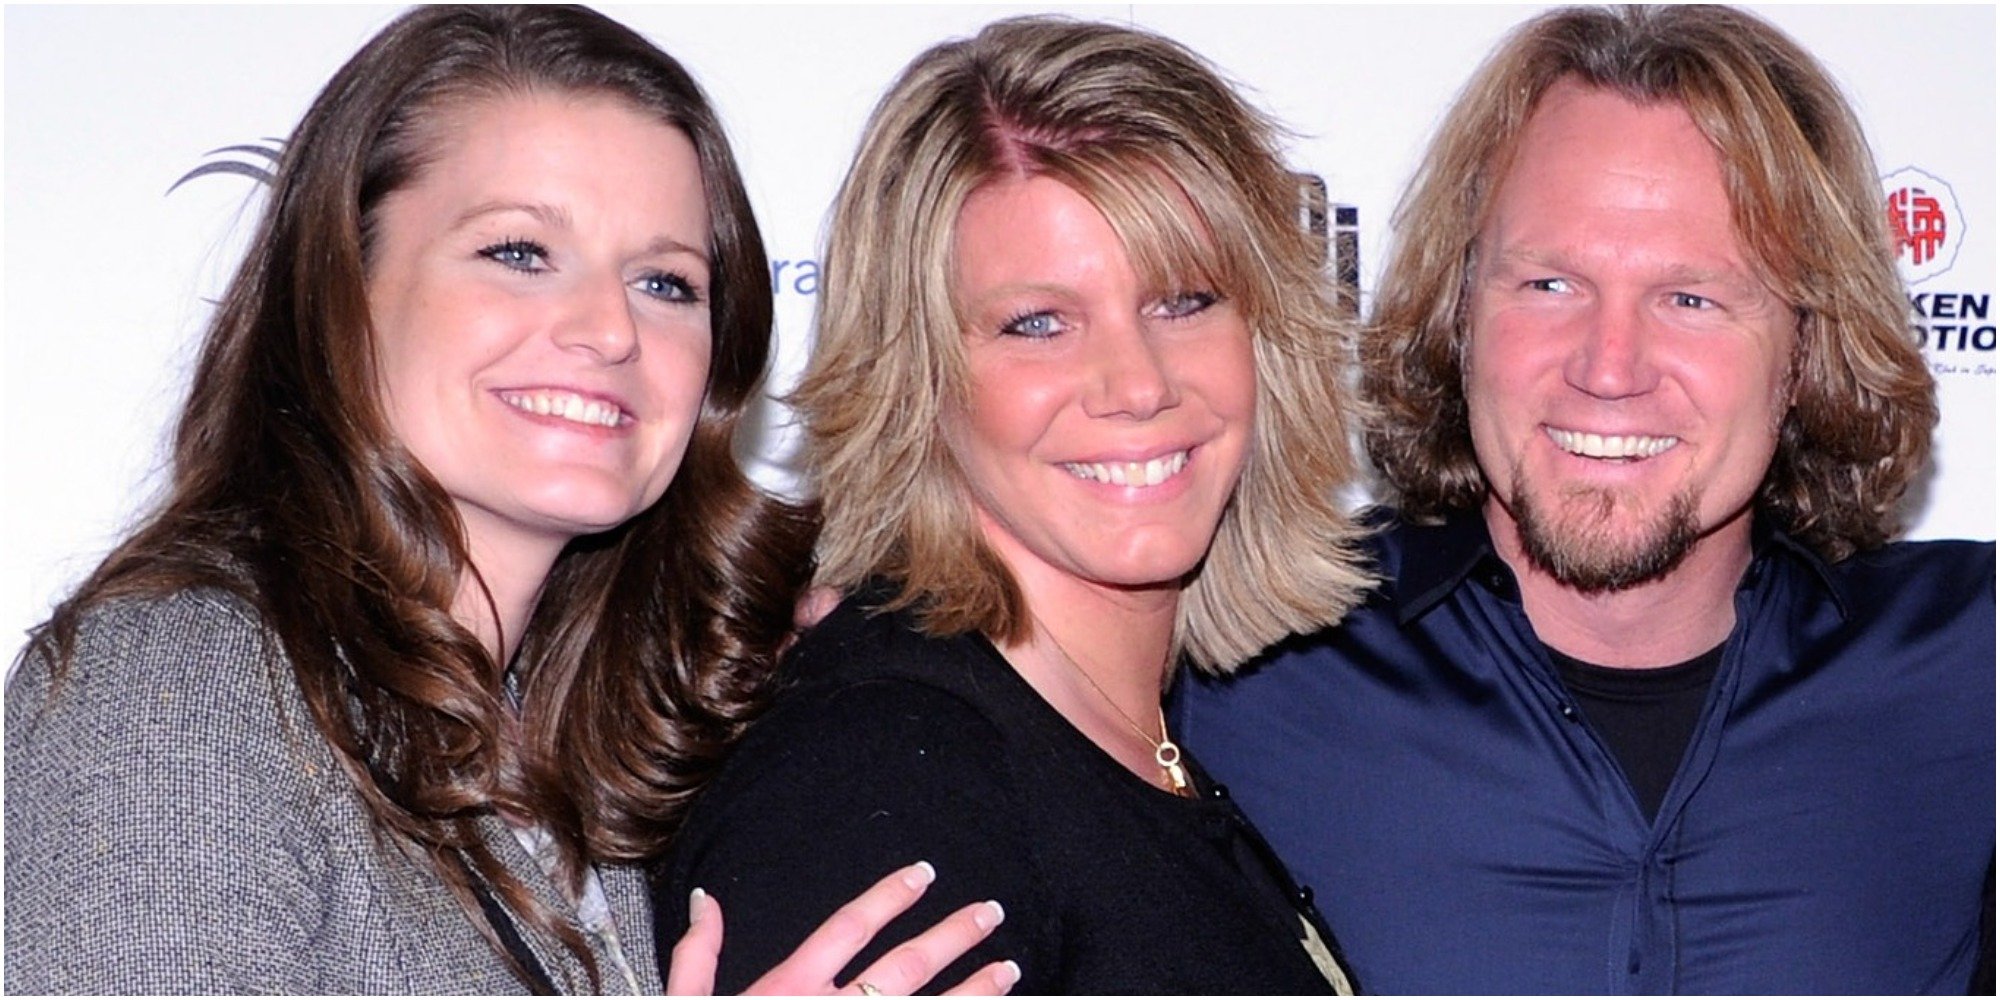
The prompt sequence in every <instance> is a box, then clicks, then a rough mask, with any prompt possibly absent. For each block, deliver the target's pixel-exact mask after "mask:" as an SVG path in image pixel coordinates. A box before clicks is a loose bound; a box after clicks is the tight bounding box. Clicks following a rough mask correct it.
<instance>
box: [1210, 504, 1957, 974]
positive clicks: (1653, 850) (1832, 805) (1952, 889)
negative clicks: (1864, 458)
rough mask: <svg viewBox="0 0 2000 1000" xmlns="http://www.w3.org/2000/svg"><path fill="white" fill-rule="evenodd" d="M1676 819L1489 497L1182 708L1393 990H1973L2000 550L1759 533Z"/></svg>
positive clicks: (1350, 943)
mask: <svg viewBox="0 0 2000 1000" xmlns="http://www.w3.org/2000/svg"><path fill="white" fill-rule="evenodd" d="M1758 539H1759V541H1758V545H1757V551H1756V556H1755V558H1754V559H1753V562H1752V564H1751V566H1750V569H1749V570H1748V571H1747V572H1746V573H1745V575H1744V579H1743V581H1742V584H1741V585H1740V587H1739V588H1738V591H1737V594H1736V615H1737V627H1736V630H1735V632H1734V633H1733V634H1732V635H1731V636H1730V638H1729V641H1728V643H1727V644H1726V646H1725V647H1724V651H1723V657H1722V663H1721V666H1720V668H1719V669H1718V671H1717V674H1716V677H1715V681H1714V683H1713V686H1712V688H1711V689H1710V691H1709V694H1708V699H1707V703H1706V705H1705V706H1704V707H1703V708H1702V711H1701V715H1700V717H1699V720H1698V721H1697V722H1696V725H1695V731H1694V735H1693V738H1692V741H1691V742H1690V743H1689V746H1688V749H1687V752H1686V755H1685V756H1684V757H1683V758H1682V760H1681V764H1680V768H1679V771H1678V773H1677V774H1676V775H1675V776H1674V780H1673V782H1672V784H1671V785H1670V786H1669V787H1668V789H1667V792H1666V798H1665V800H1664V801H1663V802H1662V803H1661V806H1660V810H1659V814H1658V816H1657V817H1656V818H1653V819H1648V817H1647V816H1646V814H1645V812H1644V810H1642V809H1641V807H1640V806H1639V804H1638V802H1637V801H1636V800H1635V799H1634V796H1633V793H1632V790H1631V787H1630V786H1629V784H1628V783H1627V782H1626V780H1625V777H1624V774H1623V772H1622V771H1621V770H1620V768H1619V765H1618V763H1617V761H1616V759H1615V758H1614V757H1613V755H1612V754H1611V753H1610V752H1608V751H1607V749H1606V747H1605V745H1604V743H1603V742H1602V741H1601V740H1600V739H1599V737H1598V736H1597V734H1596V733H1594V732H1593V731H1592V730H1591V727H1590V725H1589V723H1588V722H1587V721H1586V720H1585V719H1584V717H1583V715H1582V713H1581V712H1579V711H1577V709H1576V708H1575V706H1574V704H1573V703H1572V701H1571V699H1570V697H1569V695H1568V694H1567V692H1566V691H1565V689H1564V688H1563V686H1562V683H1561V681H1560V679H1559V678H1558V675H1557V673H1556V670H1555V668H1554V667H1553V666H1552V665H1551V663H1550V662H1549V657H1548V655H1547V653H1546V651H1545V650H1544V648H1543V646H1542V644H1541V643H1540V641H1538V640H1537V639H1536V637H1535V633H1534V631H1533V629H1532V628H1531V627H1530V626H1529V624H1528V619H1527V617H1526V615H1525V614H1524V613H1523V611H1522V608H1521V603H1520V599H1519V596H1518V592H1517V590H1516V588H1515V584H1514V580H1513V576H1512V574H1511V573H1510V572H1509V571H1508V570H1507V568H1506V566H1505V565H1504V564H1503V563H1502V562H1501V561H1500V560H1499V559H1498V558H1497V557H1495V556H1494V555H1493V552H1492V546H1491V541H1490V539H1489V538H1488V537H1487V534H1486V528H1485V525H1484V522H1483V521H1482V520H1481V519H1480V518H1478V517H1477V516H1466V517H1462V518H1459V519H1456V520H1455V521H1453V522H1452V523H1451V524H1449V525H1446V526H1443V527H1434V528H1422V527H1411V526H1391V527H1390V528H1388V529H1387V530H1385V531H1384V532H1383V534H1382V535H1381V536H1380V537H1379V540H1378V541H1379V549H1378V555H1379V558H1380V560H1381V568H1382V572H1383V575H1384V577H1385V581H1386V582H1385V583H1384V584H1383V586H1382V587H1381V589H1380V590H1379V591H1378V592H1377V593H1376V595H1375V596H1374V597H1373V598H1371V600H1370V601H1369V602H1368V603H1367V604H1365V605H1364V606H1363V607H1361V608H1359V609H1357V610H1356V611H1355V612H1353V613H1352V614H1350V615H1349V617H1348V618H1347V619H1346V621H1344V622H1343V623H1342V624H1340V625H1338V626H1335V627H1334V628H1331V629H1328V630H1326V631H1324V632H1322V633H1319V634H1317V635H1313V636H1309V637H1304V638H1298V639H1294V640H1291V641H1290V642H1289V643H1287V644H1286V645H1285V646H1282V647H1280V649H1279V651H1277V653H1276V654H1275V655H1273V656H1271V657H1268V658H1266V659H1265V660H1263V661H1262V662H1260V663H1257V664H1253V665H1252V666H1251V667H1250V668H1247V669H1246V670H1245V671H1244V672H1242V673H1241V674H1239V675H1238V677H1237V678H1235V679H1234V680H1232V681H1226V682H1218V681H1213V680H1206V679H1202V680H1194V679H1191V682H1190V683H1188V684H1185V685H1183V691H1182V692H1181V693H1180V696H1179V700H1178V704H1177V707H1176V716H1177V718H1178V722H1179V724H1178V729H1177V731H1178V733H1179V735H1180V737H1181V739H1182V740H1183V741H1184V742H1185V743H1187V744H1188V745H1189V746H1190V747H1191V748H1192V749H1193V750H1194V751H1195V752H1196V753H1199V754H1200V755H1201V758H1202V760H1203V761H1204V762H1205V763H1206V764H1207V765H1208V768H1209V770H1210V772H1211V773H1212V774H1213V775H1214V776H1215V777H1216V778H1217V779H1219V780H1221V781H1224V782H1226V783H1227V784H1228V786H1229V788H1230V790H1231V793H1232V794H1233V795H1234V796H1235V798H1236V799H1237V801H1238V802H1239V803H1240V804H1241V805H1242V807H1243V808H1244V810H1245V811H1246V812H1247V813H1248V814H1249V815H1250V817H1251V819H1252V820H1254V821H1255V822H1256V823H1257V825H1258V827H1259V828H1260V829H1262V830H1263V831H1264V833H1265V834H1266V836H1267V837H1268V838H1269V839H1270V841H1271V842H1272V844H1273V845H1274V846H1275V847H1276V848H1277V849H1278V853H1279V854H1280V855H1281V856H1283V857H1284V858H1285V859H1286V861H1287V863H1288V864H1289V865H1290V866H1291V867H1292V870H1293V873H1294V875H1295V876H1296V877H1297V878H1298V880H1299V881H1300V882H1302V883H1305V884H1308V885H1310V886H1311V887H1313V889H1314V890H1316V893H1317V900H1318V902H1319V905H1320V908H1321V910H1322V912H1323V913H1324V914H1325V915H1326V918H1327V921H1328V923H1329V924H1330V925H1331V927H1332V928H1333V931H1334V933H1335V934H1337V935H1339V936H1340V940H1341V943H1342V944H1343V946H1344V947H1345V950H1346V957H1347V958H1348V959H1349V960H1350V962H1351V964H1352V967H1353V969H1354V971H1355V973H1356V975H1357V978H1359V980H1360V981H1361V982H1363V983H1366V984H1368V988H1369V989H1370V990H1373V991H1380V992H1388V993H1473V992H1509V993H1517V992H1518V993H1597V992H1613V993H1655V992H1694V993H1917V992H1963V991H1964V989H1965V986H1966V983H1967V981H1968V980H1969V978H1970V976H1971V974H1972V971H1973V969H1974V967H1975V964H1976V959H1977V954H1978V951H1979V947H1980V946H1979V937H1980V933H1979V931H1980V927H1981V924H1982V921H1981V919H1980V917H1981V902H1982V890H1983V889H1984V887H1985V883H1986V877H1987V871H1988V865H1989V863H1990V861H1991V859H1992V858H1993V854H1994V750H1993V748H1994V673H1995V660H1994V547H1993V545H1992V543H1973V542H1926V543H1902V544H1896V545H1891V546H1888V547H1886V548H1882V549H1878V550H1875V551H1871V552H1866V553H1861V554H1858V555H1855V556H1852V557H1850V558H1848V559H1846V560H1844V561H1842V562H1840V563H1837V564H1831V565H1829V564H1827V563H1826V562H1824V561H1822V560H1820V559H1819V558H1817V557H1816V556H1814V555H1813V554H1812V553H1811V552H1809V551H1807V550H1806V549H1804V548H1803V547H1802V546H1799V545H1797V544H1795V543H1794V542H1792V541H1791V540H1789V539H1788V538H1786V537H1785V536H1783V535H1780V534H1774V533H1769V532H1761V531H1760V532H1759V534H1758Z"/></svg>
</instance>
